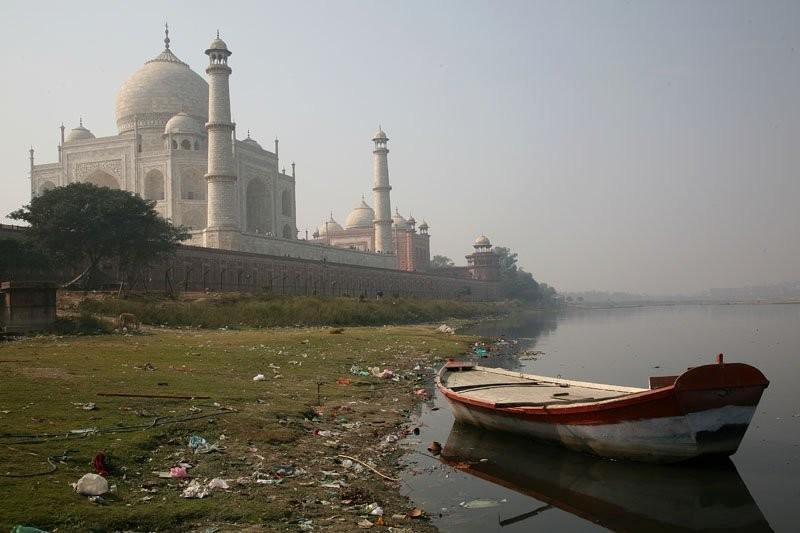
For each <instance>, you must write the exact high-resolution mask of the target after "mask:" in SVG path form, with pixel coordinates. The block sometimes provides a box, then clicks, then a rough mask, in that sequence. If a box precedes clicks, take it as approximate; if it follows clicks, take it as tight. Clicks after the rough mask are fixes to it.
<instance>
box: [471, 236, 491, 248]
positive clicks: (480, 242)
mask: <svg viewBox="0 0 800 533" xmlns="http://www.w3.org/2000/svg"><path fill="white" fill-rule="evenodd" d="M491 245H492V243H491V242H489V237H487V236H486V235H480V236H478V238H477V239H475V242H474V243H473V246H491Z"/></svg>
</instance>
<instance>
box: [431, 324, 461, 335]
mask: <svg viewBox="0 0 800 533" xmlns="http://www.w3.org/2000/svg"><path fill="white" fill-rule="evenodd" d="M436 331H437V332H438V333H447V334H448V335H453V334H455V332H456V330H455V329H453V328H451V327H450V326H448V325H447V324H442V325H441V326H439V327H438V328H436Z"/></svg>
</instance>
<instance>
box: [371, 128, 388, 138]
mask: <svg viewBox="0 0 800 533" xmlns="http://www.w3.org/2000/svg"><path fill="white" fill-rule="evenodd" d="M372 140H373V141H378V140H380V141H388V140H389V137H387V136H386V132H384V131H383V128H381V127H380V126H378V131H376V132H375V134H374V135H373V136H372Z"/></svg>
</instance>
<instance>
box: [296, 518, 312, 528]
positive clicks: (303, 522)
mask: <svg viewBox="0 0 800 533" xmlns="http://www.w3.org/2000/svg"><path fill="white" fill-rule="evenodd" d="M297 526H298V527H299V528H300V531H314V522H313V520H308V519H305V518H301V519H300V520H298V521H297Z"/></svg>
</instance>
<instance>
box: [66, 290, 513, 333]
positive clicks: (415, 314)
mask: <svg viewBox="0 0 800 533" xmlns="http://www.w3.org/2000/svg"><path fill="white" fill-rule="evenodd" d="M79 308H80V309H81V310H83V311H89V312H92V313H97V314H101V315H107V316H116V315H119V314H120V313H133V314H135V315H136V317H137V318H138V319H139V320H141V321H142V322H143V323H146V324H153V325H162V324H165V325H169V326H199V327H214V328H218V327H223V326H227V327H230V326H247V327H274V326H293V325H296V324H300V325H304V326H350V325H360V326H382V325H384V324H413V323H424V322H432V321H437V320H444V319H446V318H451V317H455V318H468V317H475V316H478V315H484V316H486V315H498V314H501V313H502V312H504V311H505V306H503V305H502V304H494V303H468V302H457V301H452V300H402V299H401V300H392V299H388V298H387V299H383V300H366V301H363V302H359V301H358V300H357V299H353V298H317V297H303V296H300V297H293V298H276V297H256V296H242V295H235V296H234V295H214V296H213V297H203V298H198V299H195V300H168V299H164V298H142V297H138V298H126V299H118V298H113V297H108V298H104V299H96V298H95V299H84V300H83V301H81V302H80V304H79Z"/></svg>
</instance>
